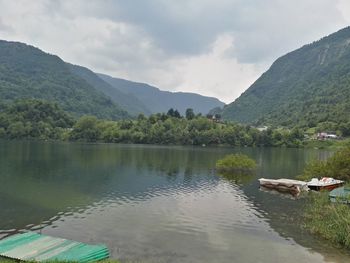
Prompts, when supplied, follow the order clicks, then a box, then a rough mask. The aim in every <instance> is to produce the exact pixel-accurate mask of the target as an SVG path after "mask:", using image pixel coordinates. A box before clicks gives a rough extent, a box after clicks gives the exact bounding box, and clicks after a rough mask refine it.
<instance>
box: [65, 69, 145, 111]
mask: <svg viewBox="0 0 350 263" xmlns="http://www.w3.org/2000/svg"><path fill="white" fill-rule="evenodd" d="M67 65H68V66H69V68H70V69H71V71H72V73H74V74H75V75H77V76H79V77H81V78H83V79H84V80H85V81H86V82H88V83H89V84H90V85H91V86H93V87H94V88H95V89H96V90H98V91H101V92H103V93H104V94H105V95H107V96H108V97H110V98H111V99H112V100H113V101H114V102H115V103H116V104H117V105H119V106H120V107H122V108H123V109H124V110H126V111H127V112H128V113H130V114H131V115H133V116H137V115H138V114H140V113H143V114H146V115H150V114H151V112H150V110H149V109H148V108H147V107H146V106H145V105H144V104H143V103H142V102H141V101H140V100H139V99H138V98H136V97H135V96H134V95H133V94H125V93H123V92H121V91H119V90H118V89H116V88H114V87H112V86H111V85H110V84H109V83H107V82H106V81H104V80H102V79H101V78H100V77H99V76H97V74H95V73H94V72H92V71H91V70H89V69H88V68H84V67H81V66H77V65H72V64H68V63H67Z"/></svg>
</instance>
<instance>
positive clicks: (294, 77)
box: [222, 27, 350, 130]
mask: <svg viewBox="0 0 350 263" xmlns="http://www.w3.org/2000/svg"><path fill="white" fill-rule="evenodd" d="M349 43H350V27H347V28H345V29H342V30H340V31H338V32H336V33H334V34H332V35H330V36H328V37H325V38H323V39H321V40H319V41H317V42H314V43H312V44H309V45H305V46H303V47H302V48H300V49H298V50H295V51H293V52H291V53H288V54H286V55H285V56H282V57H280V58H279V59H277V60H276V61H275V62H274V63H273V64H272V66H271V68H270V69H269V70H268V71H267V72H265V73H264V74H263V75H262V76H261V77H260V78H259V79H258V80H257V81H256V82H255V83H254V84H253V85H252V86H251V87H250V88H249V89H248V90H247V91H246V92H244V93H243V94H242V95H241V97H239V98H238V99H237V100H236V101H234V102H233V103H231V104H230V105H228V106H227V107H225V108H224V109H223V112H222V115H223V117H224V118H225V119H227V120H233V121H238V122H241V123H253V124H256V125H259V124H260V125H268V126H271V125H275V126H285V127H296V126H298V127H301V128H312V127H316V126H322V125H323V126H326V127H327V129H328V130H338V129H339V130H340V129H343V130H344V129H345V127H340V126H341V125H343V126H344V124H345V126H347V127H350V45H349ZM346 129H347V128H346Z"/></svg>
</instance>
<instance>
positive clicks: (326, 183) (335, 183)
mask: <svg viewBox="0 0 350 263" xmlns="http://www.w3.org/2000/svg"><path fill="white" fill-rule="evenodd" d="M342 185H344V181H342V180H337V179H334V178H331V177H323V178H321V179H318V178H312V179H311V181H310V182H308V183H307V186H308V187H309V188H310V189H311V190H315V191H320V190H328V191H330V190H333V189H335V188H338V187H340V186H342Z"/></svg>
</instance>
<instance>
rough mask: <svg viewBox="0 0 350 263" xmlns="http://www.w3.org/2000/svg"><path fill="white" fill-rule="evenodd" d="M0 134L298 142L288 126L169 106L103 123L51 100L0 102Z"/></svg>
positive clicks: (137, 140)
mask: <svg viewBox="0 0 350 263" xmlns="http://www.w3.org/2000/svg"><path fill="white" fill-rule="evenodd" d="M171 115H173V116H171ZM192 117H193V118H192ZM0 138H8V139H21V138H37V139H43V140H47V139H54V140H71V141H86V142H107V143H143V144H172V145H230V146H287V147H299V146H300V145H302V140H301V138H300V135H299V133H298V132H295V131H293V130H292V131H289V130H267V131H262V132H260V131H258V130H257V129H254V128H252V127H249V126H244V125H239V124H235V123H231V122H225V123H223V122H215V121H213V120H211V119H207V118H206V117H203V116H201V115H195V114H193V115H192V114H191V119H186V118H183V117H181V115H180V114H179V112H178V111H177V110H174V109H171V110H169V114H164V113H162V114H161V113H158V114H153V115H151V116H149V117H146V116H145V115H143V114H140V115H139V116H138V118H137V119H129V120H119V121H108V120H102V119H98V118H96V117H95V116H82V117H81V118H79V119H78V120H77V121H75V120H74V119H73V118H72V117H70V116H69V115H68V114H67V113H65V112H64V111H63V110H62V109H61V108H60V107H59V106H58V105H57V104H53V103H50V102H46V101H42V100H20V101H17V102H16V103H13V104H9V105H6V106H3V107H2V108H1V110H0Z"/></svg>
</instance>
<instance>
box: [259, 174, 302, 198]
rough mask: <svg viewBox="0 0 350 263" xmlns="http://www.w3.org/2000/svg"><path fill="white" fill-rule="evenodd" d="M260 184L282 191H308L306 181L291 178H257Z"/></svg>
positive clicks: (293, 192)
mask: <svg viewBox="0 0 350 263" xmlns="http://www.w3.org/2000/svg"><path fill="white" fill-rule="evenodd" d="M259 182H260V185H261V186H263V187H266V188H270V189H276V190H278V191H282V192H290V193H292V194H299V193H300V192H302V191H308V190H309V188H308V186H307V183H306V182H303V181H298V180H293V179H284V178H282V179H265V178H260V179H259Z"/></svg>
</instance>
